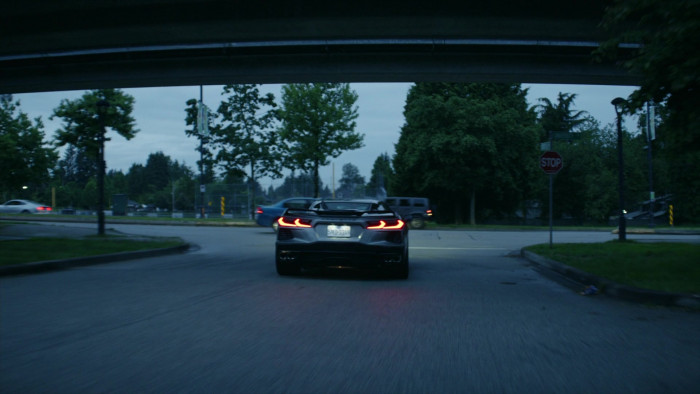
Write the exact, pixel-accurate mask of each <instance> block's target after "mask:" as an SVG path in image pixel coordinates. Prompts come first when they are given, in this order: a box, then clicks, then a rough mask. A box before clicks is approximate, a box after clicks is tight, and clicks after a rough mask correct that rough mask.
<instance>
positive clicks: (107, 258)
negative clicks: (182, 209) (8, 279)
mask: <svg viewBox="0 0 700 394" xmlns="http://www.w3.org/2000/svg"><path fill="white" fill-rule="evenodd" d="M189 248H190V244H188V243H185V244H182V245H179V246H174V247H171V248H161V249H147V250H135V251H133V252H121V253H111V254H103V255H97V256H88V257H79V258H75V259H63V260H47V261H38V262H34V263H26V264H16V265H9V266H4V267H0V276H10V275H26V274H37V273H42V272H49V271H58V270H66V269H71V268H75V267H84V266H89V265H97V264H106V263H114V262H117V261H126V260H135V259H141V258H147V257H157V256H165V255H169V254H176V253H184V252H186V251H187V250H188V249H189Z"/></svg>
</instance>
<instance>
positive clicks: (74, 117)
mask: <svg viewBox="0 0 700 394" xmlns="http://www.w3.org/2000/svg"><path fill="white" fill-rule="evenodd" d="M101 100H106V101H107V103H109V106H108V107H107V108H106V110H105V112H104V116H102V117H101V116H100V113H99V110H98V105H97V104H98V102H99V101H101ZM133 110H134V98H133V97H132V96H130V95H128V94H125V93H124V92H122V91H121V90H119V89H100V90H91V91H88V92H86V93H85V94H83V96H82V97H81V98H79V99H76V100H73V101H70V100H67V99H64V100H62V101H61V103H60V104H59V106H58V107H57V108H56V109H54V111H53V115H51V119H54V118H62V119H63V122H64V125H63V128H62V129H59V130H57V131H56V137H55V139H56V144H57V145H58V146H64V145H73V146H75V147H76V148H78V149H79V150H84V151H85V152H86V153H87V154H88V155H90V156H91V157H95V158H96V157H97V154H98V149H99V146H100V137H101V135H102V132H103V129H102V127H103V126H104V127H109V128H111V129H112V130H114V131H116V132H117V134H119V135H121V136H122V137H124V138H126V139H127V140H130V139H132V138H133V137H134V136H135V135H136V133H137V132H138V130H137V129H136V128H135V124H136V123H135V122H136V121H135V120H134V118H133V117H132V116H131V113H132V112H133ZM109 140H110V139H109V138H105V141H109Z"/></svg>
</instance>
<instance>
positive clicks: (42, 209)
mask: <svg viewBox="0 0 700 394" xmlns="http://www.w3.org/2000/svg"><path fill="white" fill-rule="evenodd" d="M36 210H37V211H47V212H51V207H36Z"/></svg>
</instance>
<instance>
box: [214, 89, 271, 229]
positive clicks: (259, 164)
mask: <svg viewBox="0 0 700 394" xmlns="http://www.w3.org/2000/svg"><path fill="white" fill-rule="evenodd" d="M222 95H229V96H228V98H227V99H226V101H222V102H221V105H219V109H218V113H219V114H220V115H221V117H222V121H221V123H220V124H219V125H217V126H216V127H215V128H214V132H213V137H214V142H215V144H216V147H217V148H219V151H218V153H217V155H216V158H217V160H219V162H220V164H219V165H220V166H221V167H223V168H224V171H225V173H226V174H239V173H240V174H246V170H247V171H248V172H247V174H246V175H247V177H248V185H249V194H250V195H251V197H252V198H251V199H250V204H249V207H248V208H249V210H250V212H251V215H252V214H254V209H255V187H254V185H255V183H256V182H257V180H258V179H259V178H260V177H262V176H266V175H267V176H271V177H273V178H278V177H280V176H282V174H281V172H280V171H281V169H282V166H281V164H280V157H281V154H280V152H279V148H278V146H277V139H278V136H277V133H276V130H275V129H274V126H275V123H276V121H277V119H276V111H275V107H277V104H275V96H274V95H273V94H272V93H268V94H266V95H261V94H260V90H259V89H258V85H226V86H224V91H223V93H222Z"/></svg>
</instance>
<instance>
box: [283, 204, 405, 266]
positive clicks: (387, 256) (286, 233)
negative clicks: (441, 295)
mask: <svg viewBox="0 0 700 394" xmlns="http://www.w3.org/2000/svg"><path fill="white" fill-rule="evenodd" d="M277 222H278V224H279V230H278V232H277V242H276V243H275V263H276V266H277V273H279V274H280V275H296V274H299V273H300V272H301V269H302V268H314V267H316V268H373V269H381V270H384V271H388V272H389V273H391V274H392V275H393V276H395V277H397V278H401V279H406V278H408V226H407V225H406V223H405V222H404V221H403V220H401V218H400V217H399V216H398V215H397V214H396V213H395V212H394V211H392V210H391V209H389V208H388V207H387V206H386V205H385V204H384V203H383V202H381V201H376V200H320V201H316V202H314V203H313V204H311V206H309V208H308V209H292V208H290V209H287V211H286V212H285V213H284V215H283V216H282V217H280V218H279V219H278V220H277Z"/></svg>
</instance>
